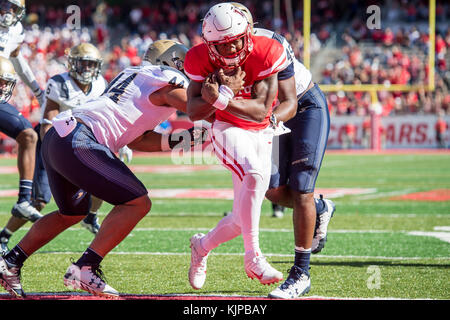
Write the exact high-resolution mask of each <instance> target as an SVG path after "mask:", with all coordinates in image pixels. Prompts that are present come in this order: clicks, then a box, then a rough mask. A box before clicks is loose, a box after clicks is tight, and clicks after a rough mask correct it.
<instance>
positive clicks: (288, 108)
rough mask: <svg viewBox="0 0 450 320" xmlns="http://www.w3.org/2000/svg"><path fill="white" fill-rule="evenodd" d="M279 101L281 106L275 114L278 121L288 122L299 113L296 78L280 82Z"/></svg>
mask: <svg viewBox="0 0 450 320" xmlns="http://www.w3.org/2000/svg"><path fill="white" fill-rule="evenodd" d="M278 99H279V100H280V104H279V105H278V107H277V108H276V109H275V110H274V112H273V113H274V114H275V117H276V118H277V120H281V121H283V122H286V121H288V120H289V119H291V118H292V117H294V116H295V114H296V113H297V94H296V91H295V78H294V77H290V78H289V79H286V80H278Z"/></svg>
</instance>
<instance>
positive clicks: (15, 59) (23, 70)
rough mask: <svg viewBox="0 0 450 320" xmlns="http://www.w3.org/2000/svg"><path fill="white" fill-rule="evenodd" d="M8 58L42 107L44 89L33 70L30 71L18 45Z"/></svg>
mask: <svg viewBox="0 0 450 320" xmlns="http://www.w3.org/2000/svg"><path fill="white" fill-rule="evenodd" d="M10 60H11V62H12V64H13V65H14V69H15V70H16V72H17V74H18V75H19V77H20V79H21V80H22V81H23V82H24V83H25V84H26V85H27V86H28V87H29V88H30V89H31V90H32V91H33V94H34V95H35V97H36V98H37V99H38V101H39V105H40V106H41V107H42V106H43V104H44V102H45V96H44V91H43V90H42V89H41V87H40V86H39V84H38V83H37V81H36V78H35V76H34V74H33V71H31V68H30V66H29V65H28V62H27V61H26V60H25V58H24V57H23V56H22V54H21V53H20V46H18V47H17V48H16V50H14V51H13V52H11V55H10Z"/></svg>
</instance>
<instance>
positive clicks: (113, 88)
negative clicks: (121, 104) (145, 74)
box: [105, 73, 137, 103]
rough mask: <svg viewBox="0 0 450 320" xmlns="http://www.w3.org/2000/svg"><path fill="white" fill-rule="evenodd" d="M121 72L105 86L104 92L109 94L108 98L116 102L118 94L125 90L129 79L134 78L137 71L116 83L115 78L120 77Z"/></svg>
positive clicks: (129, 81)
mask: <svg viewBox="0 0 450 320" xmlns="http://www.w3.org/2000/svg"><path fill="white" fill-rule="evenodd" d="M122 75H123V74H121V75H119V76H118V77H116V78H115V79H114V80H113V81H112V82H111V84H110V85H109V86H108V88H106V90H105V93H106V94H107V95H108V96H109V98H110V99H111V100H112V101H114V102H115V103H118V101H119V98H120V96H121V95H122V94H123V93H124V92H125V89H126V88H127V87H128V86H129V85H130V83H131V81H133V80H134V78H136V76H137V73H132V74H131V75H130V76H128V77H127V78H126V79H125V80H123V81H122V82H120V83H119V84H117V85H116V82H117V80H119V79H120V78H121V77H122Z"/></svg>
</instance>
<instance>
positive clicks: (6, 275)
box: [0, 257, 25, 298]
mask: <svg viewBox="0 0 450 320" xmlns="http://www.w3.org/2000/svg"><path fill="white" fill-rule="evenodd" d="M0 284H1V285H2V287H3V288H5V289H6V291H8V292H9V293H10V294H11V295H13V296H14V297H16V298H23V297H25V293H24V292H23V289H22V284H21V283H20V267H15V266H14V267H10V266H9V265H8V264H7V263H6V261H5V259H3V258H2V257H0Z"/></svg>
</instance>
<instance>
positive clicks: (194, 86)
mask: <svg viewBox="0 0 450 320" xmlns="http://www.w3.org/2000/svg"><path fill="white" fill-rule="evenodd" d="M202 87H203V84H202V83H201V82H196V81H191V82H190V83H189V87H188V89H187V97H188V100H187V108H186V109H187V110H186V112H187V114H188V116H189V118H190V119H191V120H192V121H197V120H203V119H205V120H207V119H210V118H211V117H212V116H213V115H214V113H215V111H216V110H217V109H216V108H214V107H213V106H212V105H211V104H210V103H209V102H206V101H205V100H204V99H203V97H202Z"/></svg>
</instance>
